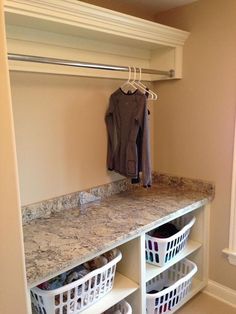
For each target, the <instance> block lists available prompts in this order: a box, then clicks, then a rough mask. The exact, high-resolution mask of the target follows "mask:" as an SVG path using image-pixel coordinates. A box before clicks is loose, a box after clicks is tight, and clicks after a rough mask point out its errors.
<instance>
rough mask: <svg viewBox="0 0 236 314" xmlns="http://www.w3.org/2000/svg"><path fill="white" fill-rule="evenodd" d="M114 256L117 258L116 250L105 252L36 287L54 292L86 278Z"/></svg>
mask: <svg viewBox="0 0 236 314" xmlns="http://www.w3.org/2000/svg"><path fill="white" fill-rule="evenodd" d="M116 256H117V252H116V249H114V250H111V251H109V252H106V253H104V254H102V255H100V256H97V257H95V258H94V259H92V260H90V261H88V262H86V263H84V264H82V265H79V266H76V267H75V268H73V269H71V270H69V271H67V272H65V273H63V274H61V275H59V276H57V277H54V278H52V279H50V280H48V281H46V282H44V283H42V284H40V285H38V288H40V289H42V290H54V289H57V288H60V287H63V286H65V285H67V284H69V283H71V282H73V281H76V280H78V279H80V278H82V277H84V276H86V275H87V274H88V273H90V272H91V271H93V270H95V269H97V268H100V267H102V266H104V265H106V264H107V263H108V262H110V261H111V260H113V259H114V258H115V257H116Z"/></svg>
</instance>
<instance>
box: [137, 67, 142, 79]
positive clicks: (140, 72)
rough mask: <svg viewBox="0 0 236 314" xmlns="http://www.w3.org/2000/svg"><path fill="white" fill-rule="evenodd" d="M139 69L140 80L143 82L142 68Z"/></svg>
mask: <svg viewBox="0 0 236 314" xmlns="http://www.w3.org/2000/svg"><path fill="white" fill-rule="evenodd" d="M138 69H139V82H141V80H142V68H138Z"/></svg>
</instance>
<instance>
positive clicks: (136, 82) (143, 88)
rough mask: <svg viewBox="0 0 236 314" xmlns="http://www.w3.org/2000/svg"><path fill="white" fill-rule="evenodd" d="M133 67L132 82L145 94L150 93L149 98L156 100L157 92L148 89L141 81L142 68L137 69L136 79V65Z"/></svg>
mask: <svg viewBox="0 0 236 314" xmlns="http://www.w3.org/2000/svg"><path fill="white" fill-rule="evenodd" d="M133 69H134V80H133V81H132V83H133V84H134V85H135V86H136V87H137V88H139V89H141V90H142V91H143V92H144V93H145V94H146V93H147V94H148V95H150V99H151V100H156V99H157V94H156V93H154V92H153V91H152V90H150V89H148V88H147V86H145V85H144V84H143V83H142V82H141V79H142V70H141V68H138V69H139V79H138V80H136V73H137V72H136V67H133Z"/></svg>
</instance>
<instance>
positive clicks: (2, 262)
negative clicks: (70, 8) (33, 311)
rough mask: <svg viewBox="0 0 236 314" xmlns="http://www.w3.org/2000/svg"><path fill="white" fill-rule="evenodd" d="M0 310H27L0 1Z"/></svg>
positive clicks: (15, 311) (19, 311) (10, 313)
mask: <svg viewBox="0 0 236 314" xmlns="http://www.w3.org/2000/svg"><path fill="white" fill-rule="evenodd" d="M0 47H1V54H0V69H1V84H0V143H1V147H0V174H1V180H0V239H1V241H0V274H1V275H0V277H1V285H0V313H2V314H3V313H4V314H12V313H19V314H25V313H28V310H27V300H26V278H25V265H24V253H23V236H22V226H21V211H20V199H19V188H18V175H17V167H16V152H15V138H14V130H13V119H12V106H11V96H10V82H9V74H8V66H7V54H6V42H5V27H4V16H3V5H2V2H1V3H0Z"/></svg>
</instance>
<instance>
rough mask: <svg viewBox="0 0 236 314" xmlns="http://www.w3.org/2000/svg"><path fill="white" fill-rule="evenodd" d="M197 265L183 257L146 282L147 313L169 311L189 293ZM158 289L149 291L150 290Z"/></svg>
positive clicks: (165, 313)
mask: <svg viewBox="0 0 236 314" xmlns="http://www.w3.org/2000/svg"><path fill="white" fill-rule="evenodd" d="M196 272H197V265H196V264H194V263H193V262H191V261H189V260H188V259H183V260H182V261H180V262H178V263H177V264H175V265H173V266H171V267H170V268H168V269H167V270H166V271H164V272H163V273H161V274H160V275H158V276H157V277H155V278H153V279H151V280H149V281H148V282H147V284H146V290H147V294H146V299H147V314H167V313H171V312H172V311H173V310H174V309H175V308H176V306H177V305H178V304H179V303H180V302H181V301H182V300H183V299H184V298H185V296H186V295H187V294H188V293H189V291H190V289H191V284H192V278H193V276H194V274H195V273H196ZM153 290H154V291H159V292H156V293H149V292H151V291H153Z"/></svg>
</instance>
